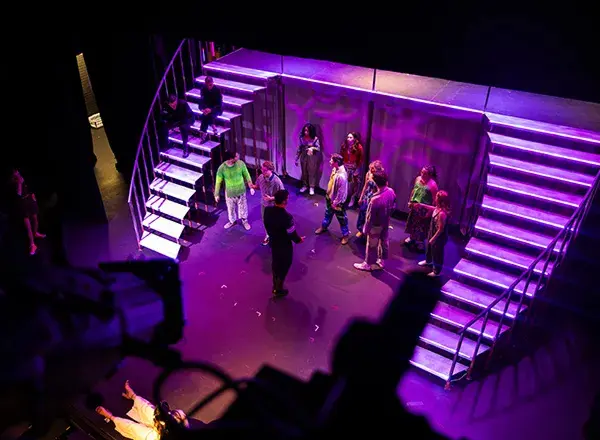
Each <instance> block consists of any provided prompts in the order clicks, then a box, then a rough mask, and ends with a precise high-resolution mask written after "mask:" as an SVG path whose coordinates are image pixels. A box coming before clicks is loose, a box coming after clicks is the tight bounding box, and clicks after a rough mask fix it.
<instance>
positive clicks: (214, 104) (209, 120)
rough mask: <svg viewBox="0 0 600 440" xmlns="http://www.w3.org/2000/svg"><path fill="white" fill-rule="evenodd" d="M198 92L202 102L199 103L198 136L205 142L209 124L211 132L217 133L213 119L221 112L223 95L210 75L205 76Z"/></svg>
mask: <svg viewBox="0 0 600 440" xmlns="http://www.w3.org/2000/svg"><path fill="white" fill-rule="evenodd" d="M200 94H201V96H202V102H201V103H200V109H201V111H202V114H201V115H200V131H201V135H200V136H201V139H202V141H203V142H206V141H207V140H208V135H207V131H208V126H209V125H210V126H211V128H212V130H213V133H214V134H215V135H216V134H217V126H216V125H215V120H216V119H217V117H218V116H220V115H221V114H223V95H222V94H221V89H219V87H217V86H216V85H215V81H214V79H213V78H212V77H210V76H207V77H206V79H205V80H204V85H203V86H202V90H201V91H200Z"/></svg>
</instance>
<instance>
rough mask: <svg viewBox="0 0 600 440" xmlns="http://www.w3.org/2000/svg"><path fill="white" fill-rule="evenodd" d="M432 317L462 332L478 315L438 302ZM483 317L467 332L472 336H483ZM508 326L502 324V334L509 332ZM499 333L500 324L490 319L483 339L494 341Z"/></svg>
mask: <svg viewBox="0 0 600 440" xmlns="http://www.w3.org/2000/svg"><path fill="white" fill-rule="evenodd" d="M431 316H432V317H433V318H434V319H437V320H438V321H441V322H444V323H445V324H447V325H450V326H452V327H454V328H456V330H457V331H458V330H461V329H462V328H463V327H464V326H465V325H466V324H468V323H469V322H471V320H472V319H473V318H475V316H477V315H476V314H473V313H471V312H468V311H466V310H463V309H460V308H458V307H454V306H451V305H450V304H446V303H445V302H441V301H440V302H438V303H437V304H436V306H435V309H433V312H431ZM483 319H484V318H483V317H482V318H481V319H479V320H478V321H476V322H475V323H474V324H473V325H471V326H470V327H469V328H468V329H467V331H468V332H469V333H471V334H472V335H477V336H479V335H480V334H481V328H482V327H483ZM508 328H509V327H508V326H507V325H504V324H502V330H501V332H500V334H502V333H504V332H505V331H507V330H508ZM497 331H498V323H497V322H495V321H493V320H492V319H488V321H487V324H486V326H485V332H484V333H483V337H484V338H487V339H489V340H493V339H494V338H495V337H496V332H497Z"/></svg>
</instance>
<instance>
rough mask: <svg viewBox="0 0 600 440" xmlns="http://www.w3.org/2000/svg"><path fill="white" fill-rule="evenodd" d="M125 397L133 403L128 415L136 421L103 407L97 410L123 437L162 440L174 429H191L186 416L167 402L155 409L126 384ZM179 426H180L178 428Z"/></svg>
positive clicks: (134, 439) (138, 439) (137, 439)
mask: <svg viewBox="0 0 600 440" xmlns="http://www.w3.org/2000/svg"><path fill="white" fill-rule="evenodd" d="M122 395H123V397H125V398H126V399H129V400H131V401H133V407H132V408H131V409H130V410H129V412H128V413H127V416H129V417H131V418H132V419H133V420H135V422H134V421H131V420H128V419H124V418H122V417H115V416H114V415H113V414H112V413H111V412H110V411H108V410H107V409H106V408H104V407H103V406H99V407H98V408H96V412H97V413H98V414H100V415H101V416H102V417H104V418H105V419H107V420H109V421H111V422H113V423H114V425H115V430H116V431H117V432H118V433H119V434H121V435H122V436H123V437H126V438H130V439H133V440H160V438H161V437H162V436H166V435H168V434H169V432H170V431H171V430H173V429H174V428H175V429H176V428H178V427H179V428H181V427H183V428H189V427H190V425H189V421H188V419H187V416H186V414H185V413H184V412H183V411H182V410H180V409H175V410H171V409H170V408H169V404H168V403H167V402H161V403H160V404H159V407H158V408H157V407H155V406H154V405H152V404H151V403H150V402H148V401H147V400H146V399H144V398H143V397H140V396H138V395H137V394H135V393H134V392H133V389H131V387H130V386H129V381H126V382H125V392H124V393H122ZM177 425H179V426H177Z"/></svg>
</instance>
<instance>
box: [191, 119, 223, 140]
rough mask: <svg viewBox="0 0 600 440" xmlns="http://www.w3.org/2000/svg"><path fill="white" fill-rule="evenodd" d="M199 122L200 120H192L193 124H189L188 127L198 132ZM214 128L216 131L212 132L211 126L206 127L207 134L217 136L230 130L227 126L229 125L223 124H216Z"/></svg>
mask: <svg viewBox="0 0 600 440" xmlns="http://www.w3.org/2000/svg"><path fill="white" fill-rule="evenodd" d="M201 124H202V122H200V121H196V122H194V123H193V124H192V125H191V126H190V128H191V129H192V130H193V131H197V132H198V133H200V125H201ZM216 128H217V133H214V132H213V130H212V128H211V127H208V132H209V134H210V135H211V136H218V137H221V136H222V135H224V134H225V133H227V132H228V131H230V130H231V128H229V127H225V126H224V125H217V126H216Z"/></svg>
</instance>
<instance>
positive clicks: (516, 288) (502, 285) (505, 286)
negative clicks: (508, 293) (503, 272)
mask: <svg viewBox="0 0 600 440" xmlns="http://www.w3.org/2000/svg"><path fill="white" fill-rule="evenodd" d="M454 272H456V273H458V274H460V275H464V276H466V277H469V278H475V279H476V280H479V281H483V282H484V283H488V284H492V285H494V286H497V287H500V288H502V289H508V288H509V287H510V286H509V285H508V284H502V283H499V282H498V281H493V280H488V279H487V278H483V277H480V276H478V275H474V274H472V273H469V272H464V271H462V270H460V269H456V268H454ZM529 285H530V286H531V284H529ZM514 290H515V292H517V293H523V290H520V289H519V288H518V287H517V286H515V289H514ZM526 295H527V296H530V297H531V296H533V294H531V293H529V289H527V293H526Z"/></svg>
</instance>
